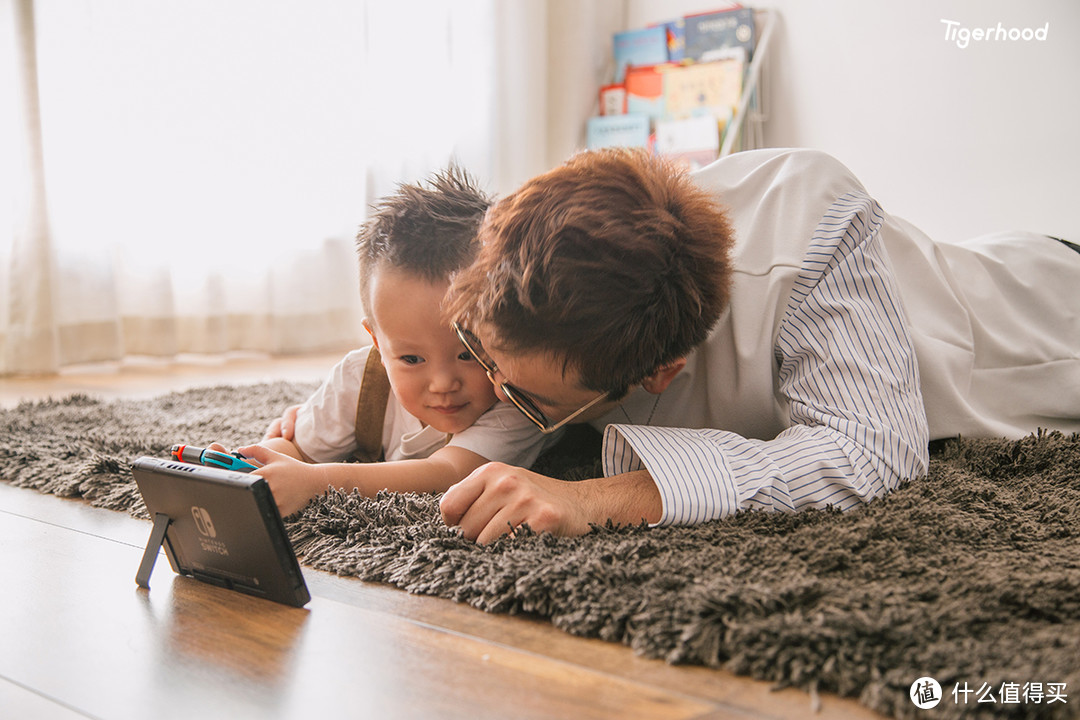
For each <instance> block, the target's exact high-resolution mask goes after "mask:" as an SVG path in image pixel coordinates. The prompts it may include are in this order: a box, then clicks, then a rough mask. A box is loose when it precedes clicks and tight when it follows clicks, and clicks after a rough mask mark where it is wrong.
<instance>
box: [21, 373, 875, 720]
mask: <svg viewBox="0 0 1080 720" xmlns="http://www.w3.org/2000/svg"><path fill="white" fill-rule="evenodd" d="M335 359H336V355H335V356H333V357H330V356H326V357H318V358H296V359H292V360H288V361H284V362H269V361H266V360H260V359H257V358H243V359H231V360H227V361H221V362H205V361H198V362H195V361H193V362H191V363H185V364H181V365H179V366H170V365H165V364H156V365H153V366H152V367H138V368H135V369H132V368H130V367H112V368H94V369H88V370H86V371H84V372H69V373H66V374H65V375H64V376H62V377H59V378H53V379H48V378H34V379H5V380H0V403H2V404H4V405H11V404H13V403H14V402H17V401H18V400H20V399H31V398H42V397H47V396H49V395H52V396H57V397H59V396H63V395H66V394H68V393H70V392H73V391H77V392H91V393H94V394H98V395H104V396H108V397H128V396H145V395H148V394H157V393H160V392H165V391H168V390H175V389H181V388H183V387H188V386H192V385H200V384H218V383H220V382H241V381H257V380H267V379H272V378H276V377H281V378H285V379H292V380H318V379H320V378H321V377H322V376H323V375H324V374H325V372H326V371H327V370H328V369H329V367H330V365H331V364H332V363H333V362H334V360H335ZM149 531H150V523H149V522H147V521H143V520H137V519H134V518H131V517H128V516H127V515H126V514H123V513H117V512H111V511H108V510H99V509H96V508H92V507H90V506H89V505H87V504H86V503H84V502H82V501H79V500H64V499H60V498H56V497H52V496H48V495H42V494H40V493H37V492H35V491H31V490H22V489H17V488H13V487H10V486H9V485H7V484H5V483H2V482H0V567H2V568H3V570H4V583H3V589H2V590H0V717H3V718H19V719H20V720H21V719H24V718H32V719H37V718H44V719H49V718H60V719H65V720H66V719H71V718H100V719H102V720H124V719H127V718H132V719H136V718H137V719H139V720H142V719H143V718H148V717H153V718H183V719H185V720H195V719H199V720H203V719H206V718H228V719H229V720H240V719H242V718H260V719H263V718H275V719H277V718H281V719H286V718H354V717H355V718H425V719H428V718H440V719H441V718H469V719H478V718H498V719H499V720H506V719H507V718H572V719H575V720H576V719H578V718H619V719H620V720H622V719H629V718H650V719H652V718H656V719H663V718H699V719H706V718H708V719H719V718H805V717H809V716H811V715H812V702H811V698H810V696H808V695H806V694H805V693H802V692H799V691H796V690H791V689H788V690H784V691H779V692H774V691H772V690H770V688H769V686H768V685H767V684H765V683H760V682H754V681H750V680H747V679H745V678H737V677H735V676H732V675H730V674H728V673H726V672H723V671H716V670H709V669H706V668H700V667H673V666H669V665H666V664H664V663H663V662H659V661H652V660H645V659H642V658H639V657H636V656H635V655H634V654H633V652H632V651H631V650H629V649H628V648H626V647H623V646H620V645H615V644H612V643H606V642H602V641H599V640H584V639H581V638H575V637H572V636H570V635H567V634H565V633H563V632H562V631H559V630H557V629H555V628H553V627H552V626H551V625H549V624H547V623H546V622H543V621H538V620H532V619H527V618H518V617H508V616H501V615H489V614H486V613H483V612H480V611H478V610H474V609H473V608H471V607H468V606H464V605H458V604H455V603H453V602H451V601H448V600H440V599H436V598H429V597H423V596H413V595H408V594H407V593H404V592H402V591H400V590H397V589H395V588H391V587H386V586H382V585H375V584H370V583H364V582H361V581H359V580H356V579H352V578H341V577H337V576H334V575H331V574H328V573H325V572H320V571H316V570H312V569H310V568H304V576H305V578H306V580H307V583H308V587H309V589H310V590H311V594H312V600H311V602H310V603H309V604H308V605H307V607H305V608H304V609H295V608H288V607H285V606H282V605H277V604H274V603H271V602H268V601H265V600H258V599H254V598H250V597H248V596H245V595H241V594H239V593H234V592H230V591H227V590H222V589H219V588H215V587H211V586H208V585H204V584H202V583H198V582H196V581H193V580H188V579H186V578H179V577H177V576H175V575H173V574H172V572H171V571H170V569H169V566H168V563H167V562H166V561H164V559H162V560H161V561H160V562H159V563H158V565H157V569H156V570H155V573H154V576H153V578H152V582H151V589H150V590H149V591H145V590H140V589H138V588H137V587H136V585H135V579H134V578H135V572H136V570H137V568H138V564H139V560H140V557H141V554H142V549H143V546H144V545H145V542H146V538H147V535H148V534H149ZM817 717H821V718H872V717H877V716H875V715H874V714H872V713H870V712H869V711H868V710H866V709H864V708H861V707H860V706H858V705H856V704H855V703H854V702H852V701H849V700H841V699H838V698H833V697H824V698H821V711H820V713H819V714H818V715H817Z"/></svg>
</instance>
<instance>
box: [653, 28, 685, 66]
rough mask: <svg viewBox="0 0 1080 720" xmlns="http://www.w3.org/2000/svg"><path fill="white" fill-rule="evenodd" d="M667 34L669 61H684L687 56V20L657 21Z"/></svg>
mask: <svg viewBox="0 0 1080 720" xmlns="http://www.w3.org/2000/svg"><path fill="white" fill-rule="evenodd" d="M656 25H657V26H659V27H662V28H664V33H665V34H666V35H667V51H668V54H667V60H668V62H673V63H677V62H682V61H683V58H684V57H686V21H685V20H684V19H683V18H677V19H675V20H669V21H668V22H663V23H657V24H656Z"/></svg>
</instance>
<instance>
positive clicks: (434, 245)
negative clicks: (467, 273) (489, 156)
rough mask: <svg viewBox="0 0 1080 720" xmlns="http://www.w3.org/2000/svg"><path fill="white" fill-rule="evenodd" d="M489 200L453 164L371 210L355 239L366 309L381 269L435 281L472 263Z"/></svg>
mask: <svg viewBox="0 0 1080 720" xmlns="http://www.w3.org/2000/svg"><path fill="white" fill-rule="evenodd" d="M490 206H491V198H489V197H488V196H487V195H486V194H485V193H483V192H482V191H481V190H479V189H478V188H477V187H476V183H475V181H474V180H473V178H472V177H471V176H470V175H469V174H468V173H467V172H465V171H464V170H463V169H461V168H460V167H458V166H457V165H451V166H449V167H448V168H446V169H445V170H442V171H440V172H437V173H435V174H433V175H432V176H431V177H430V178H429V179H428V180H427V182H426V183H416V184H401V185H398V188H397V191H396V192H395V193H393V194H391V195H387V196H386V197H384V198H382V199H381V200H379V202H378V203H376V204H375V205H373V206H372V214H371V216H370V217H369V218H368V220H367V221H366V222H365V223H364V224H363V225H362V226H361V227H360V232H359V233H358V234H357V236H356V253H357V256H358V260H359V263H360V297H361V299H362V300H363V303H364V307H365V308H370V307H371V298H370V297H369V291H370V287H371V278H372V277H373V276H374V274H375V272H376V271H377V270H378V269H380V268H382V267H391V268H394V269H397V270H403V271H405V272H408V273H410V274H412V275H415V276H416V277H420V278H423V279H425V280H429V281H431V282H438V281H442V280H447V279H448V278H449V277H450V275H451V274H453V273H454V272H455V271H457V270H460V269H461V268H462V267H464V266H465V265H467V264H468V263H469V262H471V261H472V259H473V257H474V256H475V255H476V247H477V241H476V234H477V230H478V229H479V227H480V223H481V221H482V220H483V219H484V213H485V212H487V209H488V208H489V207H490Z"/></svg>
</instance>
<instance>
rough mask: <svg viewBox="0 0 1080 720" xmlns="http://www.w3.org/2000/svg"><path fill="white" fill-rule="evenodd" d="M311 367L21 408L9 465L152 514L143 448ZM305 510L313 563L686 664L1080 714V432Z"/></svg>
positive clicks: (208, 431)
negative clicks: (689, 508)
mask: <svg viewBox="0 0 1080 720" xmlns="http://www.w3.org/2000/svg"><path fill="white" fill-rule="evenodd" d="M312 387H313V386H310V385H297V384H284V383H281V384H269V385H256V386H247V387H217V388H206V389H199V390H192V391H188V392H183V393H174V394H170V395H165V396H162V397H159V398H155V399H151V400H142V401H118V402H102V401H98V400H94V399H91V398H88V397H85V396H73V397H70V398H67V399H64V400H60V401H49V402H44V403H38V404H29V403H27V404H23V405H20V406H19V407H17V408H14V409H10V410H2V411H0V479H3V480H5V481H7V482H9V483H11V484H12V485H18V486H21V487H32V488H36V489H38V490H40V491H41V492H47V493H55V494H57V495H63V496H67V497H82V498H84V499H85V500H87V501H88V502H90V503H92V504H94V505H98V506H102V507H107V508H113V509H116V510H124V511H127V512H131V513H132V514H135V515H142V516H145V508H144V507H143V506H142V502H141V499H140V497H139V495H138V492H137V490H136V489H135V485H134V482H133V481H132V479H131V474H130V471H129V470H128V466H129V464H130V463H131V461H132V460H134V459H135V458H136V457H138V456H140V455H156V456H162V457H164V456H166V455H167V453H168V449H169V447H170V446H171V445H172V444H173V443H177V442H188V443H192V444H205V443H208V442H210V441H213V440H218V441H221V442H224V443H225V444H227V445H235V444H241V443H246V442H249V441H252V440H255V439H257V438H258V437H259V436H260V435H261V433H262V430H263V428H264V427H265V425H266V423H267V421H268V420H269V419H270V418H272V417H275V416H276V415H277V414H278V412H279V411H280V410H281V409H283V408H284V407H286V406H287V405H289V404H292V403H295V402H299V401H300V400H302V399H304V398H305V397H306V396H307V395H308V393H309V392H310V391H311V390H312ZM595 439H596V438H595V436H591V435H588V434H586V433H582V434H580V435H575V436H573V437H570V438H568V440H567V441H566V442H565V443H564V444H563V445H562V447H561V448H557V452H554V453H551V454H549V455H547V456H545V457H544V458H541V460H540V462H539V466H540V469H542V470H544V471H545V472H548V473H549V474H553V475H559V476H562V477H566V478H567V479H577V478H580V477H583V476H585V475H587V474H589V473H590V472H591V470H592V468H593V467H594V462H595V453H596V444H595ZM286 524H287V526H288V528H289V532H290V535H291V537H292V540H293V543H294V545H295V547H296V549H297V552H298V554H299V555H300V557H301V560H302V561H303V562H304V563H306V564H307V565H309V566H311V567H315V568H321V569H324V570H329V571H331V572H335V573H340V574H342V575H349V576H355V577H358V578H361V579H363V580H367V581H373V582H383V583H390V584H392V585H396V586H398V587H401V588H403V589H405V590H407V591H409V592H413V593H425V594H430V595H437V596H441V597H445V598H450V599H453V600H455V601H458V602H463V603H468V604H470V605H473V606H475V607H477V608H481V609H483V610H485V611H488V612H498V613H522V614H525V613H527V614H530V615H534V616H542V617H545V618H548V619H550V621H551V622H552V623H553V624H554V625H555V626H557V627H559V628H562V629H563V630H565V631H566V632H569V633H573V634H576V635H582V636H588V637H599V638H603V639H605V640H609V641H611V642H619V643H624V644H626V645H629V646H631V647H632V648H633V649H634V650H635V651H636V652H638V653H641V654H642V655H646V656H649V657H654V658H663V659H665V660H667V661H668V662H671V663H693V664H700V665H706V666H714V667H725V668H728V669H730V670H732V671H734V672H736V673H740V674H745V675H750V676H753V677H755V678H758V679H762V680H768V681H773V682H775V683H776V684H777V685H780V686H784V685H794V686H797V687H801V688H804V689H807V690H809V691H811V692H830V693H836V694H839V695H845V696H854V697H857V698H858V699H859V700H860V701H861V702H862V703H863V704H865V705H866V706H868V707H870V708H872V709H874V710H876V711H878V712H880V713H883V714H885V715H889V716H893V717H898V718H906V717H912V718H914V717H923V716H925V717H959V716H961V715H963V716H965V717H979V716H986V717H991V716H993V717H1050V718H1065V717H1078V716H1080V713H1078V712H1077V710H1078V708H1080V438H1078V437H1076V436H1073V437H1065V436H1062V435H1061V434H1057V433H1045V434H1039V435H1034V436H1031V437H1028V438H1026V439H1024V440H1020V441H1016V442H1009V441H989V440H978V441H977V440H962V441H950V442H947V443H943V444H940V445H938V446H936V447H935V448H934V453H933V456H932V462H931V470H930V474H929V476H928V477H927V478H925V479H921V480H918V481H915V482H912V483H909V484H907V485H905V486H904V487H902V488H901V489H899V490H898V491H896V492H894V493H893V494H892V495H890V496H888V497H886V498H884V499H881V500H877V501H874V502H873V503H870V504H869V505H868V506H866V507H865V508H862V509H859V510H855V511H851V512H848V513H840V512H834V511H809V512H803V513H800V514H797V515H784V514H765V513H745V514H741V515H739V516H736V517H734V518H731V519H728V520H724V521H717V522H711V523H706V524H704V525H701V526H698V527H691V528H658V529H647V528H642V527H635V528H623V529H617V530H616V529H611V528H596V529H594V531H593V532H592V533H591V534H589V535H587V536H585V537H580V538H556V537H552V536H550V535H546V534H534V533H529V532H524V533H519V534H518V535H517V536H516V537H514V538H504V539H503V540H500V541H498V542H496V543H494V544H492V545H490V546H486V547H480V546H477V545H475V544H474V543H471V542H468V541H466V540H464V539H462V538H461V537H460V536H459V535H458V534H457V533H455V532H454V530H452V529H450V528H447V527H446V526H445V525H444V524H443V523H442V521H441V519H440V518H439V514H438V497H437V496H429V495H412V494H410V495H391V494H382V495H380V496H379V497H377V498H375V499H365V498H362V497H359V496H357V495H350V494H344V493H340V492H329V493H327V494H326V495H325V496H323V497H321V498H319V499H317V500H315V501H314V502H313V503H312V504H311V505H309V506H308V508H307V509H305V510H304V511H302V512H301V513H298V514H297V515H294V516H292V517H290V518H288V519H287V523H286ZM927 675H928V676H932V677H934V678H935V679H936V680H937V681H938V682H939V683H940V684H941V687H942V694H943V695H944V697H943V699H942V701H941V704H940V705H938V706H937V708H936V709H935V710H933V711H930V712H928V713H925V714H924V711H921V710H918V709H917V708H916V707H915V706H914V704H913V703H912V702H911V700H910V699H909V689H910V687H911V685H912V683H913V682H914V681H915V680H916V679H917V678H920V677H922V676H927ZM965 689H967V690H970V691H972V692H970V694H965V693H964V692H963V691H964V690H965ZM954 690H956V691H957V694H956V695H955V699H959V701H960V702H959V703H957V702H956V701H955V699H954ZM990 698H992V699H993V700H994V702H989V701H988V700H989V699H990ZM979 699H982V700H984V701H985V702H978V700H979ZM1055 699H1057V700H1058V701H1057V702H1052V701H1053V700H1055ZM1061 699H1064V700H1065V702H1061V701H1060V700H1061ZM965 700H966V702H965Z"/></svg>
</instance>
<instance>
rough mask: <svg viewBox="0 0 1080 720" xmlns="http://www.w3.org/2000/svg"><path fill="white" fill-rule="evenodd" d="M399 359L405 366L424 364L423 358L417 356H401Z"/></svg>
mask: <svg viewBox="0 0 1080 720" xmlns="http://www.w3.org/2000/svg"><path fill="white" fill-rule="evenodd" d="M400 359H401V362H403V363H405V364H406V365H419V364H420V363H422V362H424V358H422V357H420V356H419V355H402V356H401V358H400Z"/></svg>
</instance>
